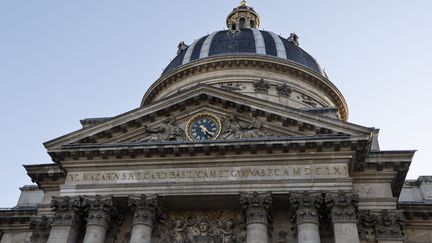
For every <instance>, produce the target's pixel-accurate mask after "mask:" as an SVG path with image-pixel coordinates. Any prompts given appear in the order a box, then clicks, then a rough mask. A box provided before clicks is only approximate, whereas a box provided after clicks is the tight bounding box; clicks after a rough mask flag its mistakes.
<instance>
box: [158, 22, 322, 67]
mask: <svg viewBox="0 0 432 243" xmlns="http://www.w3.org/2000/svg"><path fill="white" fill-rule="evenodd" d="M297 38H298V37H297V36H296V35H295V34H291V36H290V38H288V39H286V38H283V37H281V36H279V35H276V34H275V33H273V32H270V31H263V30H257V29H254V28H248V29H242V30H240V31H231V30H225V31H216V32H213V33H212V34H210V35H207V36H204V37H202V38H200V39H198V40H196V41H195V42H194V43H193V44H192V45H190V46H186V45H184V44H181V45H179V51H178V55H177V56H176V57H175V58H174V60H172V61H171V63H170V64H169V65H168V66H167V67H166V68H165V70H164V72H163V74H162V75H164V74H166V73H168V72H169V71H171V70H173V69H175V68H177V67H180V66H182V65H185V64H187V63H189V62H193V61H197V60H200V59H204V58H207V57H212V56H223V55H265V56H271V57H275V58H281V59H286V60H289V61H293V62H295V63H297V64H300V65H303V66H305V67H306V68H309V69H310V70H312V71H315V72H317V73H319V74H323V72H322V70H321V68H320V66H319V64H318V63H317V61H316V60H315V59H314V58H313V57H312V56H311V55H309V54H308V53H307V52H306V51H304V50H303V49H302V48H300V47H299V46H298V42H297Z"/></svg>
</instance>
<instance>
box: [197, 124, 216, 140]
mask: <svg viewBox="0 0 432 243" xmlns="http://www.w3.org/2000/svg"><path fill="white" fill-rule="evenodd" d="M200 128H201V131H202V132H203V133H205V134H207V135H210V136H212V137H213V136H214V133H213V132H209V130H208V129H207V128H206V127H205V126H204V125H200Z"/></svg>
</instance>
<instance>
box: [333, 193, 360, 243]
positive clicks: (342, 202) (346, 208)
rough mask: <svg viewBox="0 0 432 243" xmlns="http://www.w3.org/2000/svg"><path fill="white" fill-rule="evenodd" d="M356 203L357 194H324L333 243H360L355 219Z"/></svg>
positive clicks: (357, 200) (357, 199)
mask: <svg viewBox="0 0 432 243" xmlns="http://www.w3.org/2000/svg"><path fill="white" fill-rule="evenodd" d="M358 202H359V196H358V194H353V193H346V192H343V191H340V192H338V193H330V194H326V204H327V206H328V207H330V211H331V215H330V217H331V220H332V223H333V235H334V239H335V241H334V242H335V243H345V242H350V243H360V238H359V234H358V228H357V217H356V211H357V207H358Z"/></svg>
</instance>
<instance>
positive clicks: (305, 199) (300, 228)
mask: <svg viewBox="0 0 432 243" xmlns="http://www.w3.org/2000/svg"><path fill="white" fill-rule="evenodd" d="M322 200H323V197H322V194H321V193H308V192H303V193H293V194H291V197H290V201H291V206H292V209H293V210H294V216H295V218H296V224H297V238H298V243H320V242H321V239H320V234H319V217H318V209H319V207H320V204H321V203H322Z"/></svg>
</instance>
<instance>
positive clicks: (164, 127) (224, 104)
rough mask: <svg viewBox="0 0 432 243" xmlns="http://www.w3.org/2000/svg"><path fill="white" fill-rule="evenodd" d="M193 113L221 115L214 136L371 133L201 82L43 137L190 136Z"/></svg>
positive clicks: (65, 140) (61, 141) (94, 140)
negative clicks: (216, 132) (55, 135)
mask: <svg viewBox="0 0 432 243" xmlns="http://www.w3.org/2000/svg"><path fill="white" fill-rule="evenodd" d="M197 114H212V115H214V116H216V117H217V118H218V120H219V121H220V125H221V127H220V131H219V132H220V134H219V136H218V137H217V140H230V139H254V138H263V137H272V138H281V137H298V138H301V137H304V138H311V137H318V138H319V137H321V136H327V137H328V136H338V135H343V136H362V137H365V136H366V137H367V136H370V135H371V134H372V132H373V129H372V128H366V127H362V126H358V125H355V124H351V123H347V122H344V121H341V120H337V119H333V118H329V117H326V116H323V115H319V114H314V113H310V112H307V111H302V110H298V109H294V108H290V107H287V106H283V105H280V104H276V103H273V102H269V101H265V100H259V99H256V98H254V97H249V96H246V95H242V94H239V93H234V92H231V91H227V90H221V89H218V88H215V87H211V86H206V85H201V86H196V87H194V88H191V89H189V90H185V91H182V92H179V93H178V94H176V95H173V96H170V97H167V98H164V99H162V100H159V101H156V102H154V103H152V104H149V105H146V106H143V107H140V108H138V109H135V110H132V111H129V112H127V113H124V114H121V115H119V116H116V117H113V118H108V119H103V120H99V121H97V122H95V123H94V124H90V125H88V126H86V127H85V128H83V129H80V130H78V131H75V132H72V133H70V134H67V135H64V136H62V137H59V138H57V139H54V140H51V141H49V142H46V143H45V144H44V145H45V146H46V148H47V149H48V150H49V151H50V150H52V149H56V148H60V147H62V146H64V145H71V144H73V145H79V144H86V145H88V144H94V145H98V144H100V145H104V144H124V143H157V142H159V143H163V142H173V141H190V137H188V136H187V132H188V129H187V126H188V124H190V122H191V119H192V118H193V117H194V116H196V115H197Z"/></svg>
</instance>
